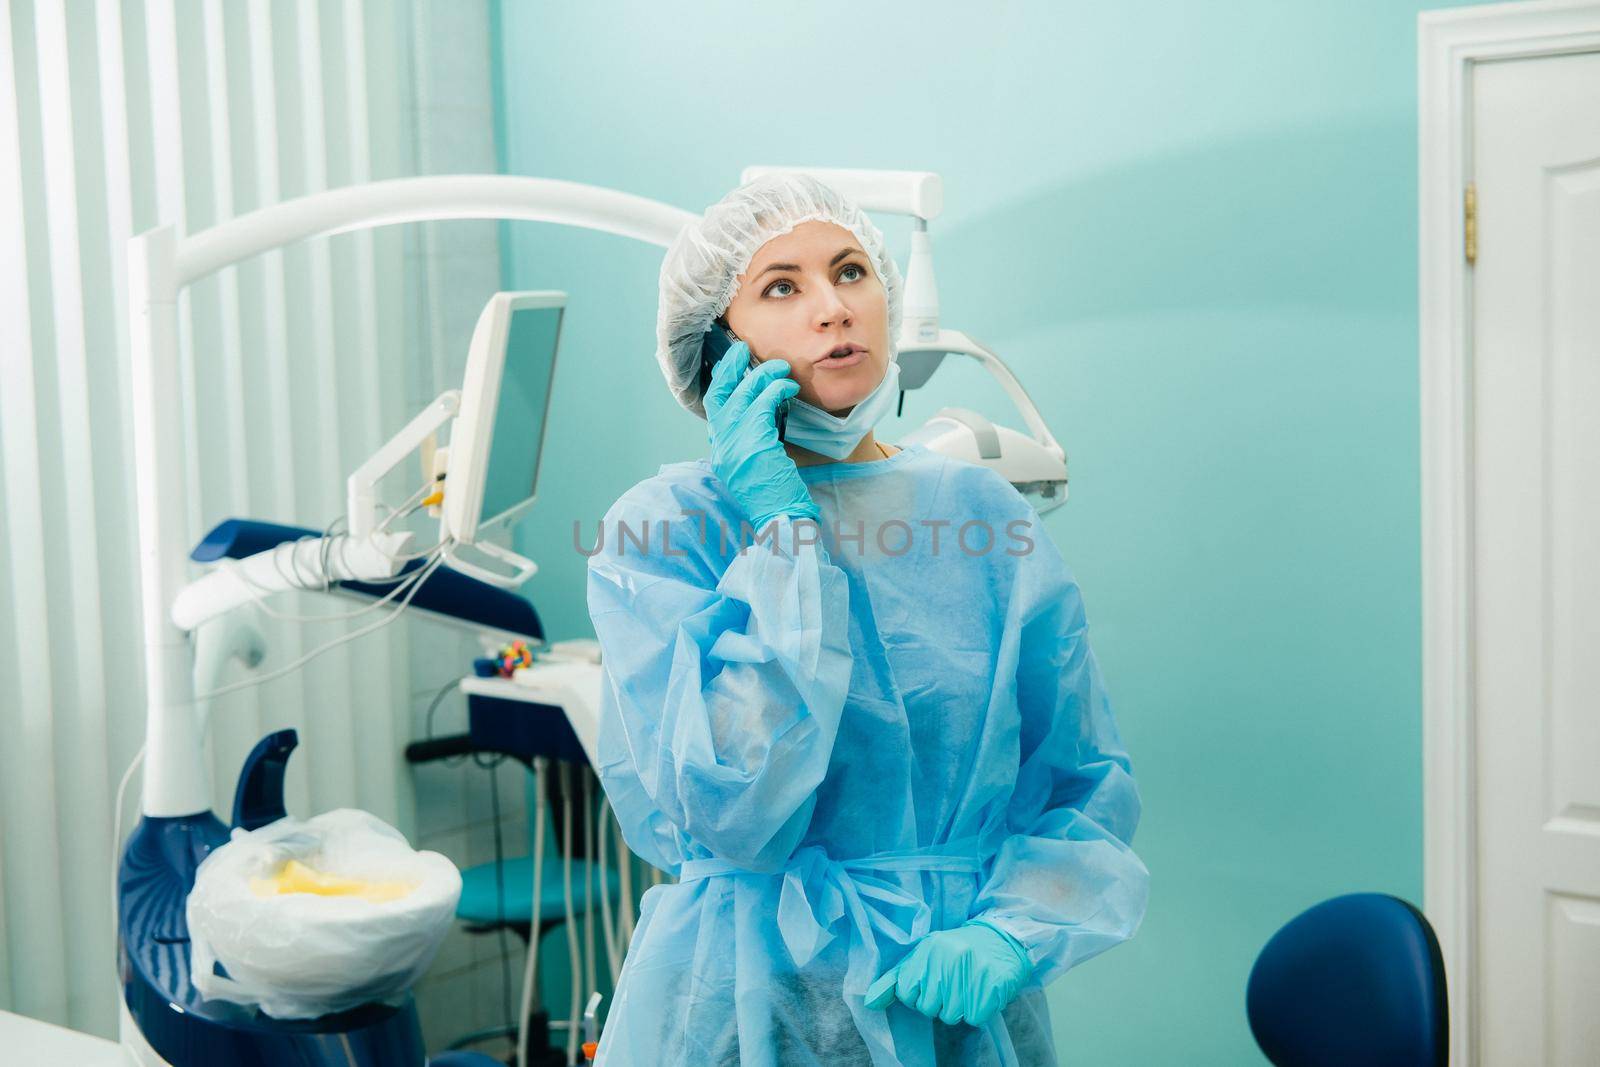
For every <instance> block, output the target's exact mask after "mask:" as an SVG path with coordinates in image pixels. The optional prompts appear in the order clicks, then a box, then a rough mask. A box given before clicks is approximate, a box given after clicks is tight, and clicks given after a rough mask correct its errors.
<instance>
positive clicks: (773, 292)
mask: <svg viewBox="0 0 1600 1067" xmlns="http://www.w3.org/2000/svg"><path fill="white" fill-rule="evenodd" d="M847 272H849V273H852V275H853V276H852V277H848V278H847V277H845V275H846V273H847ZM866 276H867V269H866V268H865V267H863V266H862V265H861V264H859V263H846V264H845V265H844V266H842V267H840V268H839V280H840V281H848V282H859V281H860V280H861V279H863V278H865V277H866ZM779 286H783V287H784V289H785V291H784V292H779V291H778V287H779ZM793 293H794V283H793V282H791V281H788V280H786V279H782V278H780V279H778V280H777V281H775V282H773V283H772V284H771V285H769V286H767V287H766V288H765V289H764V290H762V292H761V295H762V296H774V297H777V298H778V299H780V300H782V299H785V298H786V297H789V296H791V295H792V294H793Z"/></svg>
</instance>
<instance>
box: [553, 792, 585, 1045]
mask: <svg viewBox="0 0 1600 1067" xmlns="http://www.w3.org/2000/svg"><path fill="white" fill-rule="evenodd" d="M556 770H557V774H558V775H559V778H558V780H559V781H560V782H561V902H562V904H563V905H565V907H566V915H567V985H568V987H569V988H570V990H571V993H572V1004H571V1008H570V1010H569V1014H568V1016H567V1064H568V1067H575V1065H576V1064H577V1062H578V1045H579V1042H580V1035H579V1033H578V1013H579V1012H580V1011H581V1005H582V1000H581V997H580V995H579V988H578V987H579V986H580V985H582V984H583V969H582V968H583V956H582V955H581V954H580V953H579V951H578V923H577V917H576V916H575V915H573V913H572V765H571V764H569V763H562V764H561V766H560V767H558V768H557V769H556Z"/></svg>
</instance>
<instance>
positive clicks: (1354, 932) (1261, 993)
mask: <svg viewBox="0 0 1600 1067" xmlns="http://www.w3.org/2000/svg"><path fill="white" fill-rule="evenodd" d="M1245 1004H1246V1012H1247V1014H1248V1015H1249V1018H1250V1030H1251V1032H1252V1033H1253V1034H1255V1038H1256V1044H1258V1045H1260V1046H1261V1051H1262V1052H1264V1053H1266V1056H1267V1059H1269V1060H1271V1061H1272V1062H1273V1063H1274V1064H1276V1065H1277V1067H1349V1065H1351V1064H1360V1065H1361V1067H1446V1064H1447V1063H1448V1061H1449V1055H1450V1041H1449V1029H1450V1028H1449V1006H1448V998H1447V996H1446V993H1445V975H1444V958H1443V956H1442V955H1441V954H1440V952H1439V940H1438V938H1436V937H1435V936H1434V933H1433V927H1432V926H1430V925H1429V924H1428V920H1427V919H1426V918H1424V917H1423V914H1422V913H1421V912H1420V911H1418V910H1417V909H1416V908H1414V907H1412V906H1411V905H1410V904H1408V903H1406V902H1405V901H1403V900H1401V899H1400V898H1399V897H1392V896H1387V895H1385V894H1381V893H1353V894H1350V895H1349V896H1342V897H1334V898H1333V899H1332V900H1325V901H1323V902H1322V903H1321V904H1318V905H1316V906H1315V907H1313V908H1310V909H1308V910H1306V911H1304V912H1302V913H1300V914H1299V915H1298V916H1296V917H1295V918H1293V919H1291V920H1290V921H1289V922H1288V923H1286V924H1285V925H1284V927H1283V928H1282V929H1281V930H1279V931H1278V932H1277V933H1276V934H1274V935H1273V936H1272V939H1271V940H1270V941H1268V942H1267V944H1266V947H1265V948H1263V949H1262V950H1261V954H1260V955H1259V956H1257V957H1256V963H1255V966H1254V967H1253V968H1251V971H1250V984H1249V989H1248V991H1247V993H1246V996H1245Z"/></svg>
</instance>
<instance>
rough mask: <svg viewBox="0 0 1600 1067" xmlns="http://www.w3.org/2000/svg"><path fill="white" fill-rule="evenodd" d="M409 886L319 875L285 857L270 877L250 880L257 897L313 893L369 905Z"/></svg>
mask: <svg viewBox="0 0 1600 1067" xmlns="http://www.w3.org/2000/svg"><path fill="white" fill-rule="evenodd" d="M413 888H415V887H414V886H409V885H407V884H406V883H404V882H364V881H362V880H361V879H359V878H342V877H340V876H339V875H336V874H323V873H322V872H321V871H317V870H313V869H311V868H310V867H307V866H306V865H305V864H303V863H301V862H300V861H299V860H289V861H288V862H287V863H285V864H284V865H283V867H282V868H281V869H280V870H279V871H278V873H277V874H275V875H273V876H272V877H271V878H252V879H250V891H251V892H253V893H254V894H255V895H256V896H258V897H275V896H281V895H283V894H284V893H315V894H316V895H317V896H319V897H360V898H361V899H362V900H366V901H370V902H372V903H373V904H382V903H384V902H385V901H389V900H398V899H400V898H401V897H403V896H405V895H406V894H407V893H409V892H411V890H412V889H413Z"/></svg>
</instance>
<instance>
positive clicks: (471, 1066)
mask: <svg viewBox="0 0 1600 1067" xmlns="http://www.w3.org/2000/svg"><path fill="white" fill-rule="evenodd" d="M428 1067H505V1064H504V1063H502V1062H500V1061H499V1060H497V1059H495V1058H494V1057H493V1056H485V1055H484V1054H483V1053H481V1052H441V1053H439V1054H438V1055H437V1056H429V1057H428Z"/></svg>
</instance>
